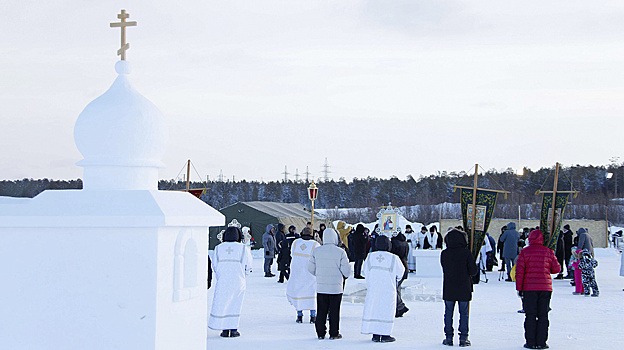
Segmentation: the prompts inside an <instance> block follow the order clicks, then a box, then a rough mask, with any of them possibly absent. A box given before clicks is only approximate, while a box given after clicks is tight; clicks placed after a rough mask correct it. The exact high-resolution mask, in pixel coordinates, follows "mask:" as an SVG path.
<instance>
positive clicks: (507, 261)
mask: <svg viewBox="0 0 624 350" xmlns="http://www.w3.org/2000/svg"><path fill="white" fill-rule="evenodd" d="M505 265H506V266H507V278H508V279H511V269H512V268H513V266H514V260H513V259H505Z"/></svg>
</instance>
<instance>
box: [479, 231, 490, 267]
mask: <svg viewBox="0 0 624 350" xmlns="http://www.w3.org/2000/svg"><path fill="white" fill-rule="evenodd" d="M483 243H485V244H483V245H482V246H481V250H480V251H479V254H480V257H481V259H480V260H479V261H478V264H479V269H481V270H485V266H486V262H487V253H488V252H491V251H492V246H491V245H490V240H489V239H488V237H487V236H485V239H484V240H483Z"/></svg>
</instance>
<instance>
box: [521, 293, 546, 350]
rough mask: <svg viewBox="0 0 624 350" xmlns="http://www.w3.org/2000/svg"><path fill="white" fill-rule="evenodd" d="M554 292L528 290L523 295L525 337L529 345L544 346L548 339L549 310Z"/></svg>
mask: <svg viewBox="0 0 624 350" xmlns="http://www.w3.org/2000/svg"><path fill="white" fill-rule="evenodd" d="M551 296H552V292H544V291H527V292H524V294H523V297H522V307H523V309H524V316H525V319H524V338H525V339H526V343H527V345H529V346H535V345H538V346H544V345H546V340H548V326H549V322H548V311H549V310H550V297H551Z"/></svg>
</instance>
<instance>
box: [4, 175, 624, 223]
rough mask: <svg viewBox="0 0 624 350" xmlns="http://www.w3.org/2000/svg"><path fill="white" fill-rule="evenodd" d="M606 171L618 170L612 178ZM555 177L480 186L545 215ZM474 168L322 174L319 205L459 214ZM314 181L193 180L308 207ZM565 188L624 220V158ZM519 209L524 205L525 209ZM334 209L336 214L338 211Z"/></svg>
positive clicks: (577, 208) (176, 184) (22, 187)
mask: <svg viewBox="0 0 624 350" xmlns="http://www.w3.org/2000/svg"><path fill="white" fill-rule="evenodd" d="M607 173H612V174H613V175H612V176H611V177H610V178H608V177H607ZM553 180H554V170H553V169H552V168H550V169H548V168H542V169H540V170H537V171H533V170H531V169H528V168H524V171H523V173H522V175H518V174H516V173H515V172H514V171H513V170H512V169H508V170H506V171H502V172H501V171H496V170H489V171H487V172H485V173H483V174H480V175H479V187H480V188H492V189H503V190H506V191H509V192H511V193H510V194H509V195H508V196H507V198H504V196H502V195H499V198H498V202H497V204H498V205H497V209H496V212H495V214H494V216H495V217H499V218H516V217H518V215H521V216H522V218H525V219H535V218H537V217H538V216H539V210H540V205H541V196H540V195H537V194H536V191H538V190H540V189H542V190H551V189H552V186H553ZM472 183H473V176H472V175H471V174H465V173H463V172H462V173H456V172H450V173H447V172H439V173H438V174H435V175H430V176H427V177H423V176H421V177H419V178H417V179H416V178H413V177H412V176H408V177H407V178H406V179H399V178H396V177H392V178H390V179H378V178H374V177H367V178H361V179H358V178H354V179H352V180H349V181H347V180H345V179H343V178H341V179H339V180H338V181H335V180H330V181H320V182H318V183H317V185H318V187H319V196H318V199H317V201H316V203H315V206H316V208H325V209H334V208H360V209H358V210H347V211H345V210H341V211H338V210H333V211H332V210H328V211H327V213H328V215H333V216H334V218H335V219H344V220H347V221H350V222H356V221H373V220H374V219H375V214H376V213H377V211H378V208H379V207H380V206H381V205H387V204H388V203H389V202H391V203H392V205H393V206H399V207H404V210H403V211H404V213H405V216H406V218H408V219H409V220H412V221H418V222H425V223H428V222H433V221H436V220H438V218H439V217H440V216H442V217H444V218H460V217H461V214H460V210H459V191H457V192H454V191H453V186H454V185H464V186H472ZM185 186H186V182H183V181H178V180H161V181H160V182H159V184H158V187H159V189H161V190H180V189H184V188H185ZM307 186H308V184H307V183H304V182H294V181H288V182H284V181H272V182H256V181H251V182H248V181H245V180H242V181H236V182H232V181H226V182H218V181H213V182H208V183H199V182H193V183H192V184H191V187H192V188H202V187H206V189H207V191H206V193H205V194H204V195H202V198H201V199H202V200H203V201H205V202H206V203H208V204H209V205H211V206H213V207H214V208H217V209H219V208H223V207H225V206H228V205H230V204H233V203H236V202H238V201H273V202H287V203H301V204H303V205H305V206H307V207H309V205H310V202H309V200H308V196H307V191H306V189H307ZM80 188H82V181H81V180H80V179H77V180H48V179H39V180H34V179H23V180H14V181H11V180H3V181H0V196H9V197H34V196H36V195H37V194H39V193H41V192H42V191H44V190H46V189H80ZM558 188H559V189H560V190H570V189H573V190H576V191H579V192H580V194H579V195H578V196H577V197H576V198H573V197H572V196H571V197H570V202H569V204H568V207H567V208H566V214H565V217H566V218H567V219H581V218H585V219H594V220H604V219H605V218H606V217H607V215H608V219H609V221H611V222H612V223H615V224H621V223H624V199H620V198H623V197H624V165H612V166H606V167H605V166H580V165H576V166H572V167H567V168H562V170H561V171H560V177H559V182H558ZM519 211H520V213H519ZM332 212H333V214H332Z"/></svg>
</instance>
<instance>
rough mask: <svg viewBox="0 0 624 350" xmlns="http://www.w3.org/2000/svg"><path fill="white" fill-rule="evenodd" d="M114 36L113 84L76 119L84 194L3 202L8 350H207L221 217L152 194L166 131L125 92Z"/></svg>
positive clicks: (152, 109)
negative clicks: (213, 235)
mask: <svg viewBox="0 0 624 350" xmlns="http://www.w3.org/2000/svg"><path fill="white" fill-rule="evenodd" d="M117 17H118V18H119V19H120V22H117V23H111V27H119V28H120V29H121V31H122V36H121V37H122V40H121V48H120V49H119V51H118V55H120V56H121V60H120V61H118V62H117V63H116V64H115V70H116V72H117V78H116V79H115V81H114V82H113V84H112V85H111V87H110V88H109V89H108V90H107V91H106V92H105V93H104V94H103V95H101V96H100V97H98V98H96V99H95V100H94V101H92V102H91V103H89V104H88V105H87V106H86V107H85V109H84V110H83V111H82V113H80V115H79V117H78V119H77V121H76V124H75V128H74V139H75V143H76V146H77V148H78V150H79V151H80V153H81V154H82V155H83V157H84V159H82V160H81V161H80V162H79V163H78V165H79V166H81V167H82V168H83V169H84V175H83V178H82V179H83V187H84V188H83V189H82V190H57V191H53V190H48V191H44V192H43V193H41V194H40V195H38V196H36V197H35V198H33V199H26V200H25V199H13V198H2V200H0V266H2V270H1V271H2V275H1V278H2V282H3V287H2V289H1V291H0V300H2V302H1V303H2V306H3V307H2V315H1V316H0V343H1V344H2V348H5V349H205V348H206V332H207V329H206V324H207V313H206V310H207V305H206V275H207V256H208V227H209V226H219V225H223V224H224V223H225V217H224V216H223V215H222V214H220V213H219V212H218V211H217V210H215V209H213V208H211V207H209V206H208V205H206V204H205V203H203V202H202V201H200V200H198V199H197V198H195V197H194V196H193V195H191V194H189V193H185V192H177V191H159V190H158V169H159V168H160V167H161V166H162V164H161V158H162V156H163V154H164V152H165V144H166V142H167V135H168V134H167V130H166V127H165V121H164V118H163V116H162V114H161V112H160V111H159V110H158V108H156V106H155V105H154V104H153V103H151V102H150V101H149V100H147V99H146V98H145V97H143V96H142V95H141V94H140V93H139V92H138V91H137V90H135V88H134V87H133V86H132V84H131V82H130V79H129V75H130V66H129V64H128V62H127V61H126V60H125V58H126V51H127V50H128V48H129V45H128V44H127V43H126V42H125V40H126V38H125V30H126V27H128V26H134V25H136V22H129V21H126V19H127V18H129V15H128V14H127V13H126V12H125V11H124V10H122V11H121V13H120V14H119V15H118V16H117Z"/></svg>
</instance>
